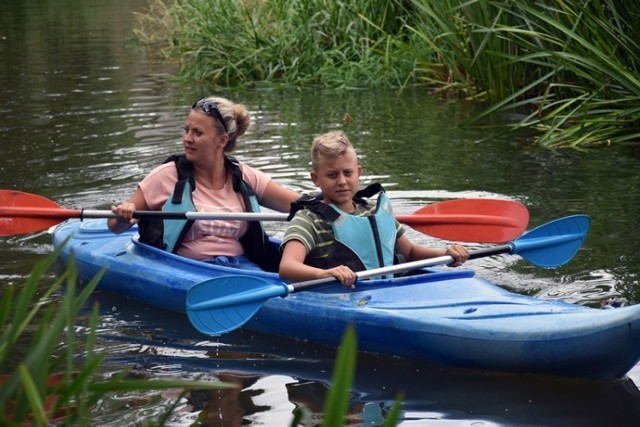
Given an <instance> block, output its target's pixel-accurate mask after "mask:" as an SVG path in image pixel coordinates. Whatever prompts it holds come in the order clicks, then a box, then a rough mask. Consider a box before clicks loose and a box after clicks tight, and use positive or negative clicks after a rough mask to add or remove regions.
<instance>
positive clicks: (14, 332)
mask: <svg viewBox="0 0 640 427" xmlns="http://www.w3.org/2000/svg"><path fill="white" fill-rule="evenodd" d="M60 250H61V248H58V249H57V250H56V251H55V252H54V253H52V254H51V255H50V256H48V257H47V258H46V259H44V260H42V261H41V262H39V263H37V264H36V265H35V267H34V268H33V269H32V271H31V274H30V275H29V277H28V279H27V281H26V282H25V284H24V285H23V286H21V287H15V286H8V287H7V288H5V289H4V290H3V295H2V298H1V300H0V325H1V329H0V381H1V383H0V420H1V422H0V424H2V425H3V426H4V425H6V426H22V425H25V424H31V425H39V426H45V425H52V424H53V423H55V424H56V425H91V424H92V421H91V420H92V411H94V410H95V407H96V405H97V404H98V403H99V402H100V401H101V400H102V399H104V398H106V397H107V396H109V395H111V394H113V393H118V394H122V393H129V392H141V391H159V390H167V389H179V390H183V393H186V392H187V391H188V390H193V389H198V390H210V389H224V388H229V387H234V385H230V384H225V383H220V382H208V381H190V380H135V379H127V378H126V375H127V372H126V371H122V372H119V373H117V374H115V375H112V376H110V377H109V378H106V379H105V375H104V373H103V369H102V367H103V363H104V360H105V355H104V354H102V353H99V352H97V351H96V349H95V347H96V328H97V325H98V315H99V311H98V307H97V306H96V305H94V306H93V308H92V311H91V314H90V316H89V318H88V319H83V318H80V317H79V314H78V313H79V312H81V311H82V310H83V307H85V306H86V305H87V303H88V299H89V296H90V295H91V293H92V292H93V291H94V290H95V288H96V286H97V284H98V281H99V279H100V276H101V275H98V276H97V277H95V278H94V279H93V280H91V281H90V282H89V283H87V284H86V285H84V286H83V287H82V288H81V289H79V288H78V287H77V286H76V283H77V271H76V267H75V263H74V261H73V258H71V259H70V261H69V265H68V268H67V270H66V271H65V272H63V273H61V274H59V275H58V277H57V279H55V280H54V281H53V283H50V284H48V285H46V283H49V282H51V275H50V271H51V270H52V268H53V265H54V263H55V261H56V258H57V257H58V256H59V254H60ZM87 322H88V325H86V323H87ZM356 354H357V350H356V338H355V333H354V331H353V330H352V329H349V330H348V331H347V332H346V333H345V336H344V338H343V341H342V345H341V348H340V349H339V351H338V355H337V361H336V365H335V372H334V376H333V386H332V388H331V392H330V397H329V399H328V401H327V404H326V406H325V413H324V417H325V419H326V420H327V421H326V422H325V425H331V426H334V425H335V426H339V425H345V423H344V415H345V413H346V408H347V403H348V400H349V396H350V390H351V385H352V381H353V376H354V373H355V360H356ZM178 404H179V399H176V401H175V402H174V403H173V404H172V405H170V406H169V408H168V410H167V411H166V413H164V414H161V415H157V414H156V415H152V416H149V417H148V419H144V420H140V423H141V424H144V425H164V424H166V423H169V421H170V417H171V415H172V413H173V411H174V410H175V409H176V407H177V406H178ZM399 408H400V402H399V401H398V402H397V403H396V405H395V406H394V408H393V410H392V411H391V412H390V414H389V416H388V417H387V421H386V424H385V425H386V426H392V425H395V420H396V419H397V417H398V413H399ZM304 416H305V413H304V411H303V410H302V411H299V412H298V413H297V415H296V416H295V417H294V418H293V422H292V424H291V425H292V426H294V425H311V424H313V420H312V419H311V418H307V419H305V417H304Z"/></svg>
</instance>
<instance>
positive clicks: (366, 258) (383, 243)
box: [289, 184, 400, 271]
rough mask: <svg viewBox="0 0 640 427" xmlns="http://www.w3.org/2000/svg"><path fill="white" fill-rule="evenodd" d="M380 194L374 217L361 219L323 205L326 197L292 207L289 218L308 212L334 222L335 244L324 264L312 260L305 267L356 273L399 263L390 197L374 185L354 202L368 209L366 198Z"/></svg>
mask: <svg viewBox="0 0 640 427" xmlns="http://www.w3.org/2000/svg"><path fill="white" fill-rule="evenodd" d="M377 193H380V194H379V196H378V200H377V203H376V208H375V210H374V211H373V213H372V214H371V215H367V216H358V215H351V214H349V213H347V212H344V211H342V210H340V209H338V208H336V207H335V206H334V205H329V204H326V203H323V202H322V199H323V196H322V194H321V193H320V194H316V195H313V196H305V197H303V198H301V199H299V200H297V201H296V202H294V203H292V210H291V213H290V215H289V218H292V217H293V215H294V214H295V212H296V211H298V210H299V209H302V208H305V209H309V210H311V211H312V212H314V213H316V214H318V215H320V216H321V217H322V218H324V219H325V220H327V221H330V222H331V227H332V230H333V234H334V242H333V244H332V245H331V248H330V249H329V250H330V252H329V256H328V257H326V258H323V261H318V260H312V259H311V258H308V259H307V260H305V263H308V264H309V265H313V266H314V267H318V268H325V269H326V268H333V267H336V266H339V265H346V266H348V267H349V268H351V269H352V270H353V271H362V270H366V269H373V268H379V267H387V266H390V265H393V264H394V262H398V261H399V258H400V254H399V253H398V252H397V249H396V238H397V230H396V220H395V217H394V215H393V210H392V208H391V202H390V200H389V197H388V196H387V195H386V193H385V192H384V189H383V188H382V186H381V185H380V184H371V185H370V186H368V187H367V188H365V189H364V190H360V191H358V192H357V193H356V196H355V198H354V202H355V203H356V204H359V205H367V204H368V203H367V202H366V200H364V199H363V198H369V197H372V196H373V195H375V194H377Z"/></svg>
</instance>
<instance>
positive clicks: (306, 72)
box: [136, 0, 414, 87]
mask: <svg viewBox="0 0 640 427" xmlns="http://www.w3.org/2000/svg"><path fill="white" fill-rule="evenodd" d="M403 8H404V7H403V6H402V5H401V4H400V3H397V2H380V1H369V0H355V1H351V2H342V1H336V0H268V1H253V0H238V1H225V0H189V1H176V2H173V3H169V4H168V5H167V4H165V3H164V2H162V1H161V0H156V1H152V3H151V7H150V9H149V10H148V12H147V13H145V14H141V15H138V22H139V28H138V29H137V30H136V32H137V34H138V35H139V36H140V38H141V39H143V40H144V41H146V42H148V43H154V42H155V43H158V42H159V43H161V44H160V46H161V49H162V51H163V52H164V53H165V54H166V55H167V56H168V57H171V58H174V59H176V60H177V61H178V63H179V65H180V75H181V77H182V78H183V79H185V80H187V81H194V80H195V81H207V82H210V83H214V84H218V85H225V86H233V85H239V84H243V83H248V84H254V83H260V82H270V83H284V84H296V85H300V86H305V85H324V86H331V87H372V86H398V85H401V84H403V79H405V78H406V76H407V75H410V74H411V70H412V69H413V65H414V55H413V54H411V53H410V52H398V51H397V50H396V49H395V48H394V44H395V37H396V36H397V35H398V33H399V32H400V31H401V30H402V28H403V25H404V22H403V17H404V16H406V13H404V12H403Z"/></svg>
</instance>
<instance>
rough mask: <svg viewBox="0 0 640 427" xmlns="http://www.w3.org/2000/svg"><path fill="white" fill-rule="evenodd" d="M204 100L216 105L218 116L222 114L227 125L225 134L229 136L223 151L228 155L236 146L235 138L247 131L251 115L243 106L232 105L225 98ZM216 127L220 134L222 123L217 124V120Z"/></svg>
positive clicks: (222, 130)
mask: <svg viewBox="0 0 640 427" xmlns="http://www.w3.org/2000/svg"><path fill="white" fill-rule="evenodd" d="M206 100H207V101H210V102H215V103H216V104H218V110H220V114H222V117H223V118H224V121H225V123H226V125H227V134H228V135H229V142H228V143H227V146H226V147H225V148H224V151H225V152H227V153H230V152H232V151H233V150H235V149H236V146H237V145H238V140H237V138H238V137H240V136H242V135H244V133H245V132H246V131H247V129H249V125H250V124H251V115H250V114H249V111H248V110H247V109H246V107H245V106H244V105H242V104H234V103H233V102H231V101H229V100H228V99H226V98H222V97H219V96H210V97H208V98H206ZM216 126H218V129H219V131H220V132H221V133H222V132H224V129H223V127H222V123H218V121H217V120H216Z"/></svg>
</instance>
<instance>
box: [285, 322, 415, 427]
mask: <svg viewBox="0 0 640 427" xmlns="http://www.w3.org/2000/svg"><path fill="white" fill-rule="evenodd" d="M356 356H357V340H356V333H355V329H354V327H353V326H349V327H348V328H347V329H346V330H345V332H344V335H343V337H342V342H341V344H340V348H339V350H338V355H337V357H336V362H335V365H334V370H333V375H332V377H331V389H330V391H329V396H328V398H327V400H326V402H325V406H324V415H323V420H322V425H323V426H327V427H333V426H344V425H346V416H347V412H348V409H349V398H350V393H351V386H352V385H353V377H354V376H355V371H356ZM401 399H402V395H399V396H398V398H397V399H396V402H395V404H394V405H393V407H392V408H391V411H390V412H389V414H387V417H386V418H385V422H384V427H391V426H395V425H396V423H397V420H398V417H399V413H400V406H401ZM306 415H308V414H304V413H301V412H298V413H297V414H296V417H295V418H294V420H293V422H292V424H291V426H292V427H293V426H296V425H299V423H300V422H302V424H303V425H312V424H313V420H312V419H311V418H310V417H306V421H305V416H306Z"/></svg>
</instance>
